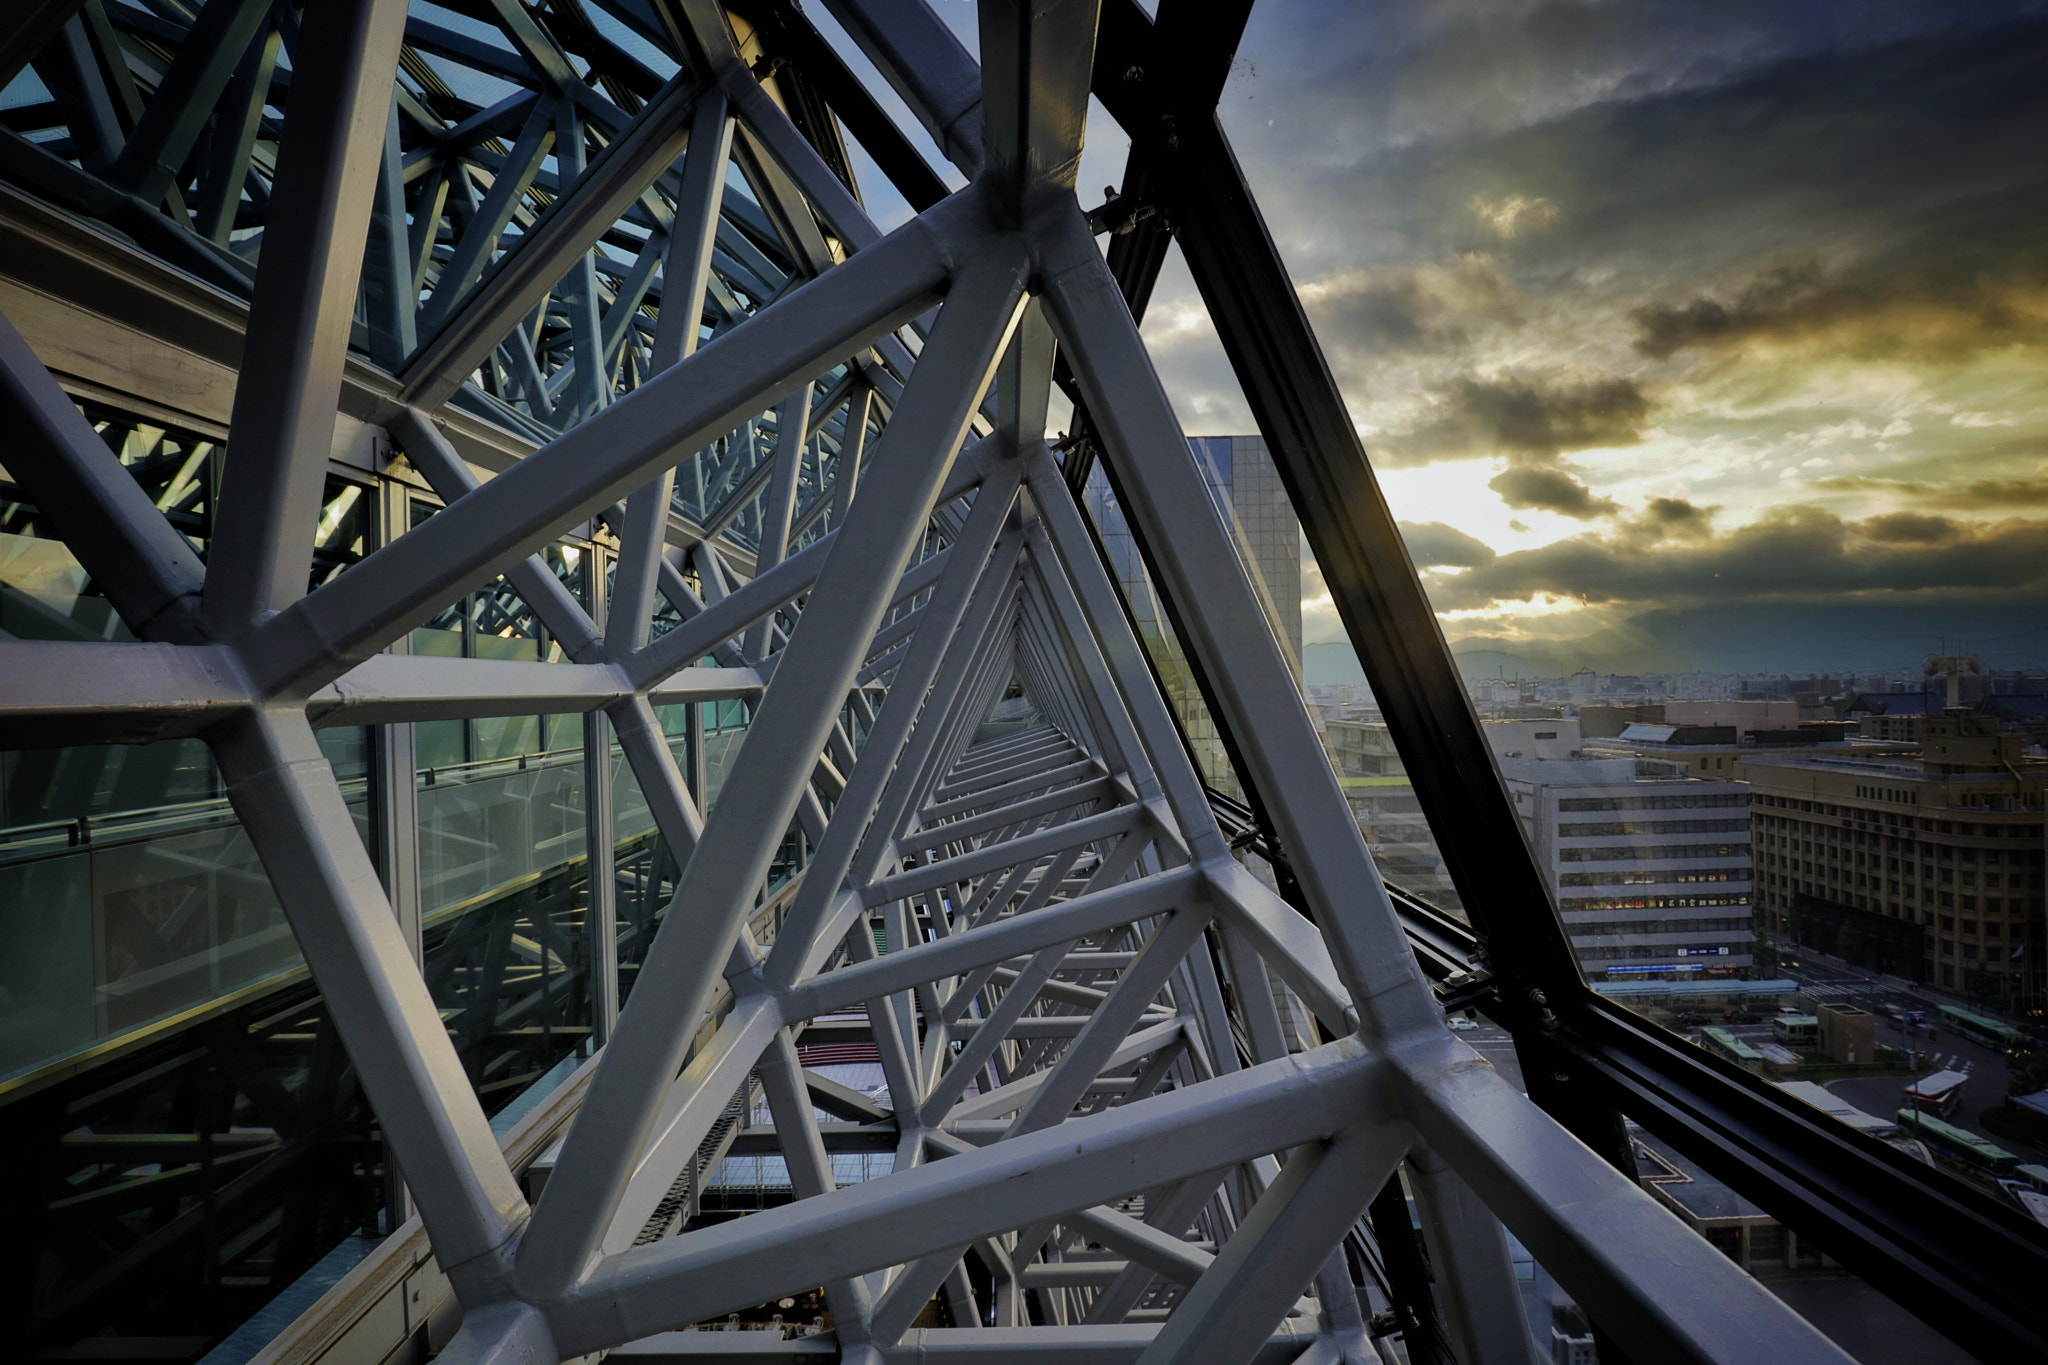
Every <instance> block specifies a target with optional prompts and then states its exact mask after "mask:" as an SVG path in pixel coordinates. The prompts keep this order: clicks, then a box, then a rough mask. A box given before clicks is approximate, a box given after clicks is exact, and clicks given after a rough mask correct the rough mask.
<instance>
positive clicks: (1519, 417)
mask: <svg viewBox="0 0 2048 1365" xmlns="http://www.w3.org/2000/svg"><path fill="white" fill-rule="evenodd" d="M1436 408H1437V412H1436V415H1435V416H1434V417H1433V418H1432V419H1431V420H1430V421H1428V422H1426V423H1424V424H1423V425H1422V426H1421V427H1420V428H1419V429H1417V430H1415V431H1413V432H1411V433H1409V434H1408V435H1406V436H1400V437H1392V438H1389V442H1388V443H1389V446H1390V448H1391V449H1392V451H1393V452H1394V453H1395V455H1396V456H1397V457H1400V458H1401V459H1402V461H1403V462H1404V463H1424V462H1427V461H1429V460H1431V459H1459V458H1469V457H1471V456H1475V455H1504V456H1506V457H1507V458H1508V459H1509V460H1510V461H1512V462H1514V463H1515V464H1518V465H1549V464H1554V463H1555V461H1556V459H1557V457H1558V456H1559V455H1562V454H1564V453H1565V452H1567V451H1573V450H1592V449H1596V448H1600V447H1605V446H1622V445H1634V444H1635V443H1636V442H1637V441H1640V440H1641V439H1642V434H1643V427H1644V426H1645V424H1646V423H1647V422H1648V420H1649V415H1650V402H1649V400H1648V399H1647V398H1646V397H1644V395H1643V392H1642V390H1640V389H1639V388H1637V387H1636V385H1635V384H1634V383H1633V382H1632V381H1630V380H1627V379H1595V380H1590V381H1583V382H1571V381H1551V380H1532V379H1524V378H1521V377H1518V376H1515V375H1507V374H1503V375H1496V376H1495V377H1493V378H1491V379H1473V378H1469V377H1468V378H1461V379H1458V380H1456V381H1454V382H1453V383H1452V384H1450V385H1449V386H1448V387H1447V388H1446V389H1444V390H1443V391H1442V392H1440V393H1439V394H1438V395H1437V402H1436ZM1531 505H1534V504H1531Z"/></svg>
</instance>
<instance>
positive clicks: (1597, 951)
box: [1578, 943, 1749, 966]
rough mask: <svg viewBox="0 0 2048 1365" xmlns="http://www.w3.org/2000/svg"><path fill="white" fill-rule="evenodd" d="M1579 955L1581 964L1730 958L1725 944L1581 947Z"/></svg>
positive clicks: (1743, 949)
mask: <svg viewBox="0 0 2048 1365" xmlns="http://www.w3.org/2000/svg"><path fill="white" fill-rule="evenodd" d="M1736 951H1738V952H1744V953H1746V952H1748V951H1749V950H1748V949H1747V948H1740V949H1737V950H1736ZM1578 953H1579V960H1580V961H1581V962H1619V961H1628V960H1637V961H1641V960H1645V959H1650V958H1664V957H1727V956H1730V953H1729V949H1728V945H1727V944H1725V943H1716V944H1710V945H1705V946H1701V947H1695V948H1673V947H1670V946H1668V945H1666V944H1661V943H1658V944H1647V945H1646V944H1641V943H1636V944H1629V945H1626V946H1623V947H1619V948H1593V947H1580V948H1579V950H1578ZM1733 965H1737V966H1739V965H1741V964H1739V963H1737V964H1733Z"/></svg>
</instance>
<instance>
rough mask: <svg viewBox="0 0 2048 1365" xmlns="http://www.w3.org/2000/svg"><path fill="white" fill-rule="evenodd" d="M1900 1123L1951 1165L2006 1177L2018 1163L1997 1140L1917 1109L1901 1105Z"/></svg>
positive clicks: (1977, 1172)
mask: <svg viewBox="0 0 2048 1365" xmlns="http://www.w3.org/2000/svg"><path fill="white" fill-rule="evenodd" d="M1899 1127H1901V1128H1903V1129H1905V1130H1906V1131H1907V1132H1909V1133H1911V1134H1912V1135H1913V1136H1914V1137H1917V1138H1919V1139H1920V1140H1921V1141H1922V1142H1924V1143H1926V1144H1927V1145H1928V1146H1929V1147H1932V1148H1933V1149H1934V1154H1935V1155H1936V1156H1937V1157H1940V1158H1942V1159H1943V1160H1945V1161H1946V1162H1948V1163H1949V1164H1950V1165H1951V1166H1957V1167H1960V1168H1962V1169H1963V1170H1965V1171H1968V1172H1970V1173H1971V1174H1973V1175H1980V1176H1983V1177H1985V1178H1986V1179H1990V1180H1996V1179H1998V1178H1999V1177H2001V1176H2006V1177H2009V1176H2011V1175H2012V1173H2013V1172H2014V1171H2015V1170H2016V1169H2018V1167H2019V1164H2020V1159H2019V1158H2018V1157H2016V1156H2014V1155H2013V1154H2012V1153H2011V1152H2008V1151H2006V1150H2005V1148H2003V1147H2001V1146H1999V1145H1998V1144H1997V1143H1995V1142H1986V1141H1985V1140H1984V1139H1983V1138H1980V1137H1978V1136H1977V1135H1976V1134H1975V1133H1969V1132H1965V1131H1964V1130H1962V1129H1961V1128H1958V1127H1956V1126H1955V1125H1954V1124H1952V1123H1943V1122H1942V1121H1941V1120H1940V1119H1938V1118H1935V1117H1934V1116H1933V1115H1931V1114H1923V1113H1921V1112H1920V1111H1919V1110H1918V1109H1901V1110H1900V1111H1899Z"/></svg>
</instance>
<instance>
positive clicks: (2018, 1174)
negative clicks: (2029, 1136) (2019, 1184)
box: [2013, 1162, 2048, 1194]
mask: <svg viewBox="0 0 2048 1365" xmlns="http://www.w3.org/2000/svg"><path fill="white" fill-rule="evenodd" d="M2013 1178H2014V1179H2016V1180H2024V1181H2026V1182H2027V1183H2028V1184H2029V1185H2032V1186H2033V1187H2034V1189H2035V1190H2036V1191H2038V1192H2039V1193H2041V1194H2048V1166H2036V1165H2034V1164H2032V1163H2031V1162H2030V1163H2028V1164H2027V1165H2025V1166H2021V1167H2019V1168H2017V1169H2016V1170H2014V1171H2013Z"/></svg>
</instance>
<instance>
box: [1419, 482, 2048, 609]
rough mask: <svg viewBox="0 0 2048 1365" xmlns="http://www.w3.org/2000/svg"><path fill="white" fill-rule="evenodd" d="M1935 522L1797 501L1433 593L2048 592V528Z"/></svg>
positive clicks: (1435, 585) (1467, 577) (1515, 558)
mask: <svg viewBox="0 0 2048 1365" xmlns="http://www.w3.org/2000/svg"><path fill="white" fill-rule="evenodd" d="M1937 520H1939V519H1936V518H1925V519H1923V522H1922V524H1919V525H1915V524H1913V523H1911V522H1907V521H1901V520H1898V519H1897V518H1887V517H1880V518H1874V519H1873V520H1872V521H1870V522H1864V523H1860V524H1859V523H1851V522H1846V521H1843V520H1842V519H1841V518H1839V517H1836V516H1835V515H1833V514H1832V513H1830V512H1827V511H1825V510H1823V509H1821V508H1817V507H1807V506H1792V507H1786V508H1781V509H1779V510H1778V511H1777V512H1776V513H1775V514H1774V515H1772V516H1771V517H1769V518H1767V519H1765V520H1764V521H1761V522H1757V523H1755V524H1753V525H1749V526H1744V527H1740V528H1738V529H1736V530H1733V531H1730V532H1728V533H1727V534H1725V535H1721V536H1717V537H1714V538H1712V539H1710V540H1707V541H1703V542H1700V543H1698V544H1694V545H1685V546H1668V545H1667V546H1661V547H1650V546H1645V545H1643V544H1641V543H1640V542H1638V541H1635V540H1633V539H1631V538H1630V537H1629V536H1628V535H1627V534H1626V533H1623V534H1619V535H1614V536H1601V535H1583V536H1575V537H1573V538H1572V539H1570V540H1563V541H1558V542H1557V543H1555V544H1552V545H1545V546H1542V547H1541V548H1539V549H1534V550H1522V551H1517V552H1515V553H1513V554H1505V555H1501V556H1500V557H1499V558H1497V559H1495V560H1494V561H1493V562H1492V563H1490V564H1487V565H1484V566H1482V567H1478V568H1474V569H1471V570H1469V571H1467V572H1465V573H1463V574H1459V575H1456V576H1455V577H1449V576H1439V577H1436V578H1434V579H1432V594H1431V595H1432V598H1433V599H1434V600H1435V602H1436V604H1437V606H1438V607H1439V609H1446V608H1452V607H1464V606H1481V605H1485V604H1487V603H1489V602H1495V601H1503V600H1507V601H1527V600H1529V599H1530V598H1532V597H1534V596H1535V595H1537V594H1539V593H1542V594H1547V595H1549V596H1552V597H1559V598H1570V599H1575V600H1577V601H1580V602H1585V603H1589V604H1594V603H1646V604H1683V603H1699V602H1732V601H1743V600H1767V599H1774V598H1780V597H1792V596H1814V595H1820V594H1829V593H1833V594H1840V595H1842V596H1844V597H1860V596H1867V595H1870V594H1915V593H1925V592H1930V591H1937V590H1956V589H1970V590H1975V591H1982V592H2001V593H2002V592H2008V591H2013V590H2019V591H2027V592H2032V593H2038V592H2039V591H2040V590H2041V589H2042V588H2043V587H2044V586H2048V523H2043V522H2023V521H2009V522H2001V523H1996V524H1961V523H1950V524H1948V531H1947V532H1946V533H1944V534H1942V535H1940V536H1939V537H1938V538H1936V539H1928V538H1926V536H1927V535H1928V533H1930V532H1932V531H1934V530H1936V529H1937V528H1936V527H1934V526H1933V524H1932V523H1934V522H1935V521H1937Z"/></svg>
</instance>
